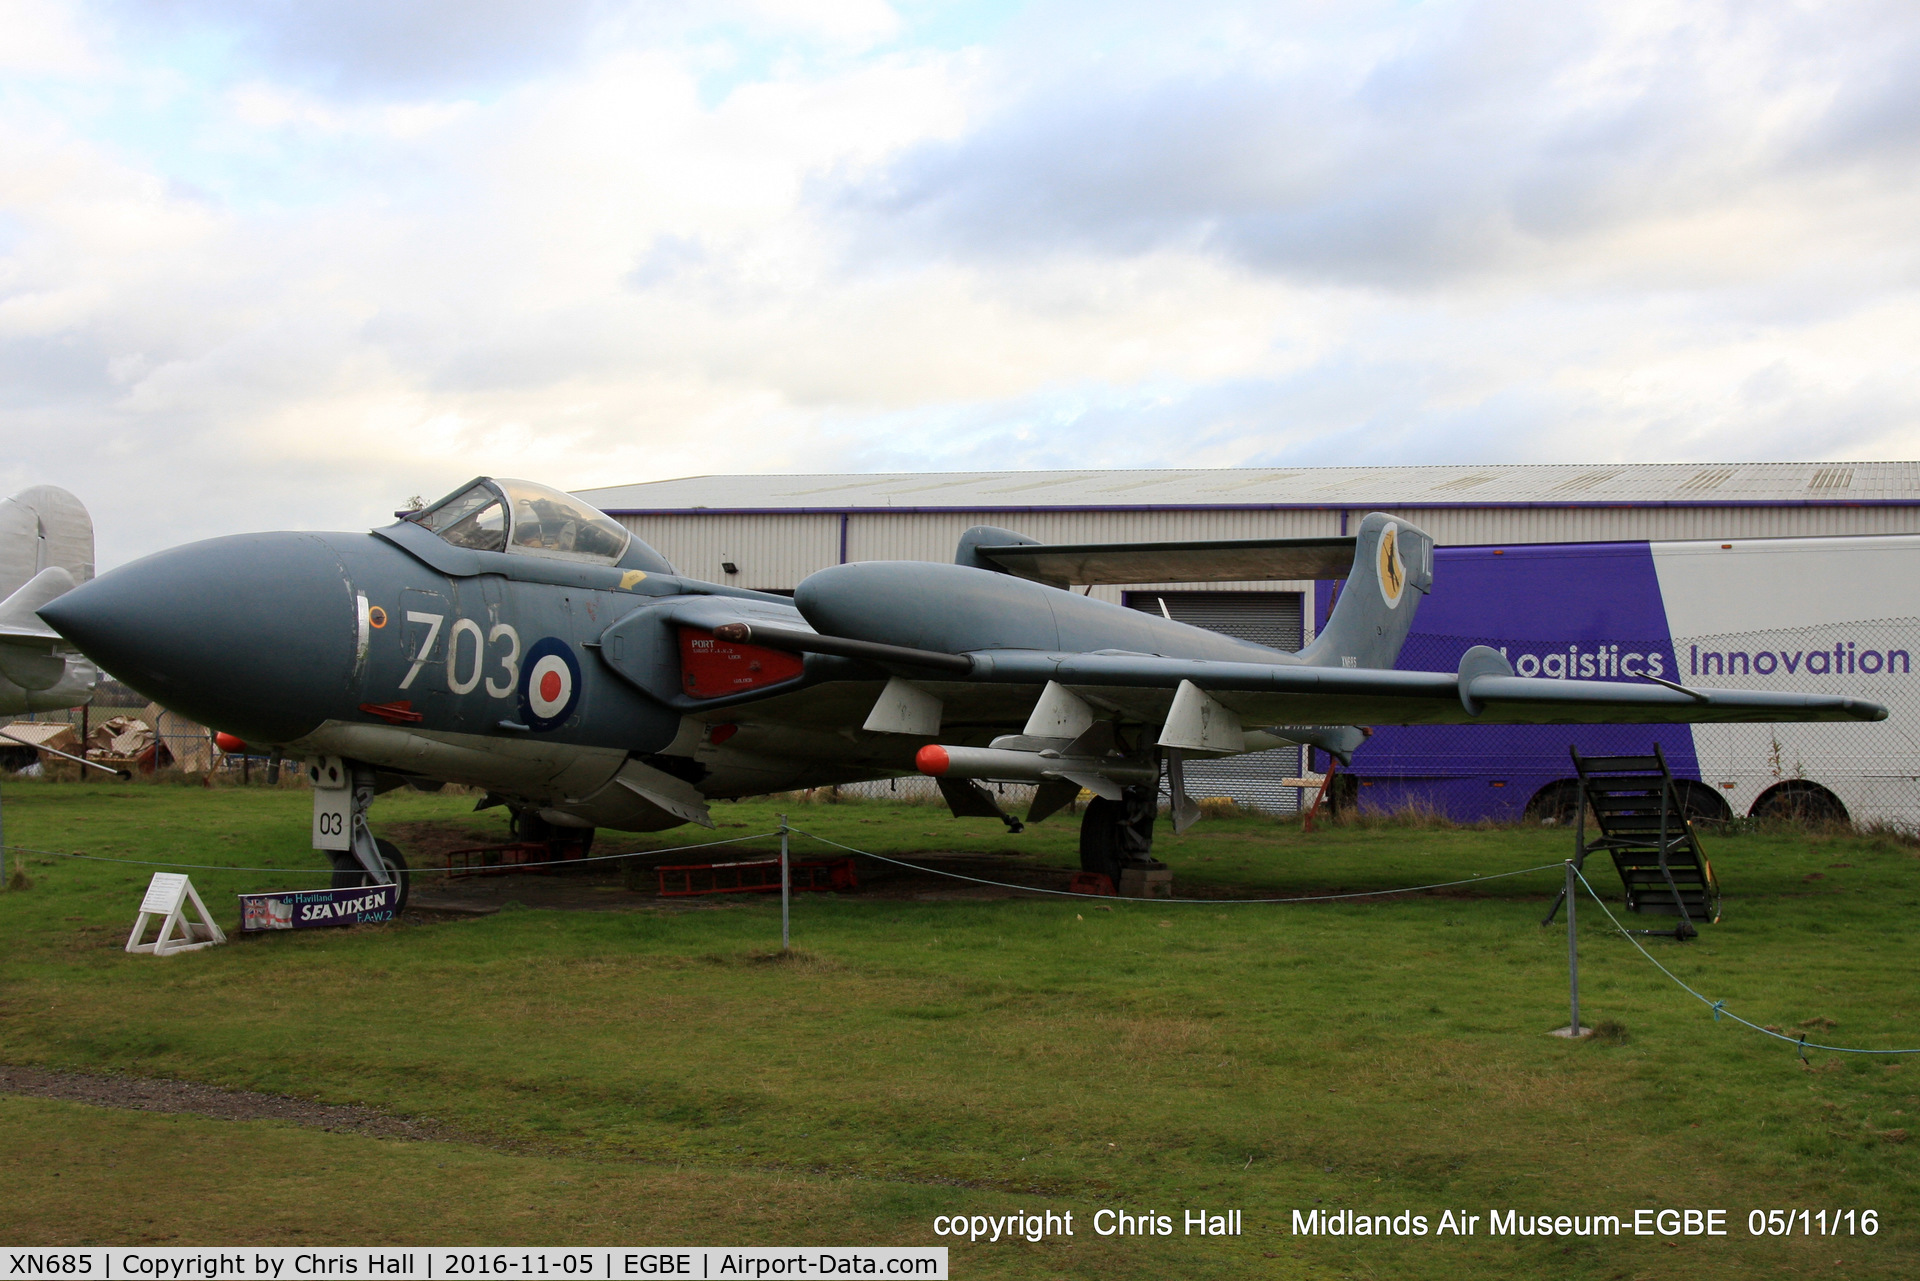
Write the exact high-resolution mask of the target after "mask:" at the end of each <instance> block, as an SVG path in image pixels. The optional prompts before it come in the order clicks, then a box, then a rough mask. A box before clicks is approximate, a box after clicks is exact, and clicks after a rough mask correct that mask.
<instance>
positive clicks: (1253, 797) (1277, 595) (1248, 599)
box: [1126, 592, 1306, 814]
mask: <svg viewBox="0 0 1920 1281" xmlns="http://www.w3.org/2000/svg"><path fill="white" fill-rule="evenodd" d="M1302 596H1303V594H1302V593H1300V592H1128V593H1127V594H1126V602H1127V605H1128V606H1129V607H1130V608H1133V609H1138V610H1143V611H1145V612H1146V613H1149V614H1158V613H1160V612H1161V611H1160V605H1161V602H1162V601H1164V602H1166V612H1167V613H1168V614H1170V615H1172V617H1173V621H1175V622H1176V623H1187V624H1189V625H1190V626H1193V627H1204V628H1206V629H1207V630H1208V631H1212V632H1221V633H1223V634H1225V635H1228V636H1238V637H1239V638H1240V639H1242V640H1250V641H1255V642H1257V643H1259V644H1261V645H1266V646H1268V647H1270V648H1272V649H1283V650H1288V651H1293V650H1298V649H1299V648H1300V647H1301V646H1302V645H1303V644H1304V643H1305V639H1304V638H1305V634H1306V633H1305V621H1304V620H1305V613H1304V605H1305V602H1304V600H1303V599H1302ZM1303 763H1304V762H1303V760H1302V749H1300V748H1298V747H1282V748H1278V749H1276V750H1274V751H1271V752H1251V753H1249V754H1247V755H1245V756H1229V757H1227V758H1225V759H1224V760H1217V761H1189V762H1187V792H1188V794H1189V795H1191V796H1193V797H1195V798H1196V799H1197V798H1199V797H1202V796H1231V797H1232V798H1233V799H1234V801H1235V802H1237V803H1238V804H1240V805H1243V806H1246V807H1247V808H1248V809H1257V810H1264V811H1265V812H1267V813H1269V814H1295V813H1298V812H1299V810H1300V790H1299V789H1298V788H1293V787H1282V786H1280V780H1281V779H1283V778H1297V777H1298V776H1299V774H1300V771H1301V766H1302V764H1303Z"/></svg>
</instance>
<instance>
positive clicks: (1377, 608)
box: [1300, 512, 1433, 668]
mask: <svg viewBox="0 0 1920 1281" xmlns="http://www.w3.org/2000/svg"><path fill="white" fill-rule="evenodd" d="M1432 586H1433V537H1432V536H1431V535H1430V534H1428V533H1427V532H1426V531H1425V530H1424V529H1420V528H1418V527H1417V526H1414V525H1409V524H1407V523H1406V522H1405V521H1402V520H1396V519H1395V518H1393V517H1391V516H1386V515H1382V514H1381V513H1380V512H1374V513H1372V514H1371V515H1369V516H1367V517H1366V519H1364V520H1362V521H1361V522H1360V531H1359V533H1358V534H1357V535H1356V537H1355V541H1354V548H1353V572H1352V573H1351V574H1350V575H1349V576H1348V577H1347V581H1346V585H1345V586H1344V587H1343V588H1341V590H1340V599H1339V600H1338V601H1336V602H1335V603H1334V607H1333V616H1332V617H1331V618H1329V619H1327V625H1326V627H1324V628H1323V629H1321V632H1320V634H1319V635H1318V636H1316V637H1314V640H1313V644H1311V645H1309V646H1307V647H1306V648H1305V649H1303V650H1301V651H1300V659H1301V661H1302V662H1304V663H1306V664H1307V665H1308V666H1310V667H1376V668H1377V667H1392V666H1393V660H1394V659H1396V658H1398V657H1399V656H1400V646H1401V645H1403V644H1405V643H1406V639H1407V633H1408V632H1409V631H1411V630H1413V615H1414V611H1415V610H1416V609H1418V608H1419V605H1420V597H1421V596H1424V595H1425V594H1426V593H1427V592H1428V591H1429V590H1430V589H1431V588H1432Z"/></svg>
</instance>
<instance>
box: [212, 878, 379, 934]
mask: <svg viewBox="0 0 1920 1281" xmlns="http://www.w3.org/2000/svg"><path fill="white" fill-rule="evenodd" d="M395 892H396V887H395V886H392V885H355V886H351V887H349V888H345V889H330V890H269V891H267V892H265V893H262V894H241V895H239V896H238V897H239V899H240V928H241V930H242V931H243V932H251V931H257V930H307V929H315V928H318V927H321V926H327V925H370V924H374V923H376V922H379V921H391V920H392V919H393V903H394V895H395Z"/></svg>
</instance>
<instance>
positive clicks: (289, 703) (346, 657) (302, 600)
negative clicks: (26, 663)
mask: <svg viewBox="0 0 1920 1281" xmlns="http://www.w3.org/2000/svg"><path fill="white" fill-rule="evenodd" d="M39 612H40V617H41V618H43V619H45V620H46V622H47V624H48V625H49V626H51V627H52V628H53V629H54V630H55V631H57V632H59V633H60V634H61V635H62V636H65V637H66V638H67V639H68V640H70V641H72V642H73V643H74V644H75V645H77V646H79V648H80V650H81V652H82V653H84V654H86V656H87V657H88V658H91V659H92V660H93V661H94V662H96V663H98V664H99V665H100V666H101V667H103V668H105V669H106V670H107V671H108V672H109V673H111V674H112V675H113V676H115V677H117V678H118V679H120V680H122V681H125V682H126V683H127V684H129V685H131V686H133V687H134V688H135V689H137V690H139V691H140V692H141V693H143V694H145V695H147V696H148V697H150V698H152V699H154V700H155V701H156V702H159V703H161V704H163V705H164V706H166V707H167V708H169V709H170V710H172V711H175V712H178V713H180V714H181V715H183V716H189V717H191V718H193V719H194V720H197V721H199V722H200V723H201V724H203V725H208V726H211V727H213V728H215V729H220V730H226V731H228V732H230V733H233V734H236V735H238V736H239V737H241V738H243V739H246V740H247V741H249V742H253V743H262V744H266V743H285V742H288V741H290V740H292V739H296V738H298V737H300V736H301V735H302V734H305V733H307V732H308V731H310V730H312V729H314V728H315V727H316V726H318V725H319V724H320V722H321V721H323V720H325V719H326V718H327V716H328V715H330V714H333V712H332V709H333V708H334V707H335V706H336V705H337V704H339V703H340V702H341V701H342V700H343V699H344V698H345V696H346V695H347V693H348V684H349V682H350V681H351V680H352V678H353V665H354V662H355V659H356V656H357V648H358V647H357V639H356V637H357V615H356V613H355V606H354V601H353V594H352V589H351V588H350V587H349V586H348V582H347V575H346V571H345V570H344V568H343V567H342V566H341V564H340V560H339V558H338V557H337V556H336V555H334V553H333V550H332V549H331V548H330V547H328V546H327V544H326V543H325V542H323V541H322V540H320V539H318V538H316V537H314V536H313V535H311V534H249V535H242V536H239V537H234V538H216V539H211V540H209V541H207V542H202V543H191V544H189V545H187V546H185V547H176V548H174V549H172V550H171V551H164V552H161V553H159V554H158V555H155V556H149V557H147V558H146V559H145V560H140V561H135V562H134V563H133V564H131V565H126V566H123V567H121V568H119V569H116V570H113V571H111V572H110V573H106V574H102V575H101V576H100V577H98V578H96V579H94V580H93V581H92V582H90V583H86V584H83V585H82V586H80V587H76V588H75V589H73V590H72V591H70V592H68V593H66V594H65V595H64V596H61V597H60V598H59V599H57V600H55V601H53V602H51V603H50V604H48V605H47V606H45V607H44V608H42V609H41V610H40V611H39Z"/></svg>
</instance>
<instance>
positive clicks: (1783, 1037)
mask: <svg viewBox="0 0 1920 1281" xmlns="http://www.w3.org/2000/svg"><path fill="white" fill-rule="evenodd" d="M1573 874H1574V875H1575V876H1577V877H1579V878H1580V883H1581V884H1582V885H1584V886H1586V887H1587V897H1589V898H1591V899H1592V900H1593V901H1594V902H1595V903H1597V904H1599V907H1600V910H1601V911H1602V912H1605V913H1606V914H1607V920H1609V921H1611V922H1612V923H1613V928H1614V929H1616V930H1618V931H1620V937H1622V938H1624V939H1625V940H1626V941H1627V942H1629V943H1631V944H1633V945H1634V947H1636V948H1639V950H1640V955H1642V956H1644V957H1646V958H1647V961H1648V963H1649V964H1651V965H1652V966H1653V968H1654V969H1656V970H1659V971H1660V972H1661V973H1662V974H1664V975H1666V976H1667V977H1668V978H1670V979H1672V980H1673V982H1674V985H1675V986H1677V987H1678V988H1679V989H1680V990H1681V991H1683V992H1685V993H1686V994H1687V995H1688V996H1691V997H1692V998H1693V999H1694V1000H1696V1001H1698V1002H1700V1004H1702V1005H1704V1006H1706V1007H1707V1008H1708V1009H1709V1010H1711V1011H1713V1020H1714V1022H1716V1023H1718V1022H1719V1021H1720V1016H1721V1015H1722V1014H1724V1015H1726V1016H1727V1017H1728V1018H1730V1019H1732V1020H1733V1021H1734V1022H1735V1023H1740V1024H1743V1025H1745V1026H1747V1027H1750V1028H1752V1029H1753V1030H1754V1031H1756V1032H1760V1033H1762V1034H1764V1035H1766V1036H1771V1037H1773V1038H1774V1039H1776V1040H1780V1041H1785V1042H1786V1043H1787V1044H1788V1045H1792V1046H1797V1047H1798V1048H1799V1050H1800V1059H1801V1061H1802V1062H1805V1061H1806V1057H1807V1051H1808V1050H1831V1051H1832V1052H1833V1053H1835V1054H1920V1049H1913V1050H1861V1049H1856V1048H1854V1047H1853V1046H1850V1045H1820V1044H1817V1043H1816V1042H1812V1041H1809V1040H1807V1035H1806V1033H1804V1032H1802V1033H1801V1034H1800V1035H1799V1036H1798V1037H1791V1036H1788V1035H1787V1034H1786V1033H1785V1032H1776V1031H1774V1030H1773V1029H1772V1028H1770V1027H1763V1026H1761V1025H1760V1024H1758V1023H1753V1022H1750V1021H1748V1020H1747V1019H1743V1018H1741V1017H1740V1016H1739V1015H1738V1014H1735V1013H1734V1012H1733V1011H1732V1010H1729V1009H1728V1008H1727V1003H1726V1001H1725V1000H1724V999H1723V1000H1719V1001H1714V1000H1709V999H1708V998H1706V997H1704V996H1702V995H1700V993H1698V992H1696V991H1694V990H1693V988H1691V987H1689V986H1688V985H1687V983H1686V982H1685V981H1684V980H1683V979H1681V978H1680V976H1679V975H1677V974H1675V973H1674V972H1673V971H1672V970H1670V969H1668V968H1667V967H1666V966H1664V965H1662V964H1660V962H1659V961H1658V960H1656V959H1654V955H1653V953H1651V952H1649V951H1647V949H1646V948H1645V947H1644V946H1642V944H1641V942H1640V940H1639V939H1637V938H1635V937H1634V936H1633V931H1631V930H1629V929H1628V928H1627V927H1626V926H1624V925H1622V924H1620V918H1619V917H1617V916H1615V915H1614V914H1613V909H1612V908H1610V907H1608V906H1607V903H1606V900H1605V899H1603V898H1601V897H1600V892H1599V891H1598V890H1596V889H1594V888H1593V882H1591V881H1589V880H1588V879H1587V874H1586V873H1585V872H1583V871H1581V870H1580V869H1579V868H1577V867H1576V868H1575V869H1574V871H1573Z"/></svg>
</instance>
